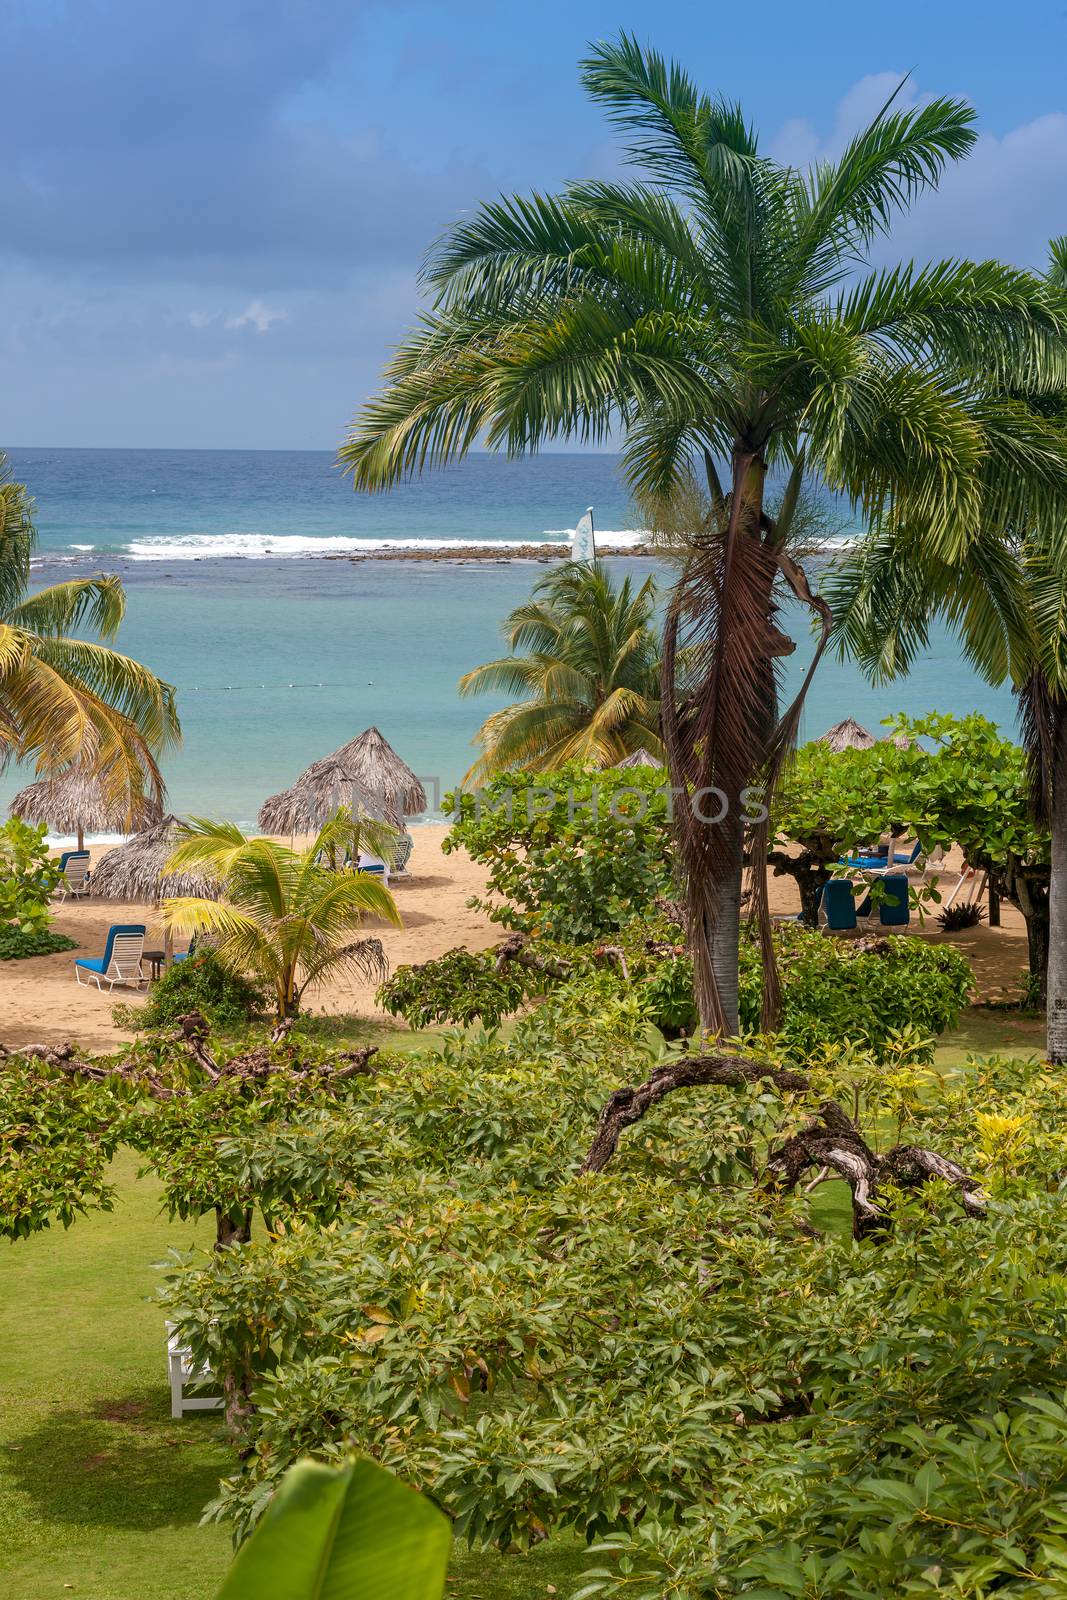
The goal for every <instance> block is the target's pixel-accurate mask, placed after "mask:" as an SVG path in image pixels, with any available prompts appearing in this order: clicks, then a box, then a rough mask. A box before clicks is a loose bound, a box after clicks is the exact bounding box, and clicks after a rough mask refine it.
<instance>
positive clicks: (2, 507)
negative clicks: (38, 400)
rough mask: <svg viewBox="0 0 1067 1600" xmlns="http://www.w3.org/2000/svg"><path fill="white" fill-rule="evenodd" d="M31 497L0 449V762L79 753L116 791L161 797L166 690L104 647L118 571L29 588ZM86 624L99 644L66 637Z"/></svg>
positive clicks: (171, 716) (167, 731)
mask: <svg viewBox="0 0 1067 1600" xmlns="http://www.w3.org/2000/svg"><path fill="white" fill-rule="evenodd" d="M36 539H37V535H36V531H35V529H34V525H33V503H32V501H31V500H30V499H29V496H28V495H27V493H26V490H25V488H24V487H23V485H22V484H18V483H12V482H11V478H10V473H9V472H8V470H7V467H6V463H5V459H4V456H3V455H2V453H0V765H2V764H3V762H4V760H5V759H7V758H8V757H14V758H15V759H17V760H18V759H33V760H36V763H37V769H38V771H39V772H54V771H56V770H58V769H59V768H61V767H64V766H68V765H69V764H70V763H71V762H73V761H79V762H81V763H83V764H84V765H86V766H87V767H88V768H89V769H90V770H91V771H94V772H98V773H101V774H102V775H103V776H104V778H105V781H106V782H107V783H108V785H109V786H110V787H111V788H112V790H113V792H114V794H115V795H116V796H125V797H127V798H128V797H129V796H130V794H131V792H132V793H133V794H135V795H139V794H143V793H145V792H147V793H149V794H151V795H152V796H153V798H155V799H157V800H161V799H162V796H163V780H162V778H161V776H160V772H159V767H158V764H157V758H158V756H159V755H160V754H161V752H162V751H164V750H165V749H166V748H167V746H168V745H170V744H172V743H174V742H176V741H177V740H178V739H179V738H180V737H181V728H180V724H179V722H178V713H177V709H176V707H175V702H174V690H173V688H172V687H171V685H170V684H168V683H164V682H163V681H162V680H161V679H160V678H157V677H156V675H155V673H154V672H152V671H150V670H149V668H148V667H146V666H143V665H142V664H141V663H140V662H139V661H132V660H131V659H130V658H129V656H124V655H120V654H119V652H118V651H117V650H113V649H111V648H110V646H109V644H108V643H107V641H108V640H110V639H113V638H114V637H115V634H116V633H117V631H118V628H119V625H120V623H121V622H122V618H123V616H124V614H125V610H126V596H125V592H124V590H123V587H122V584H121V583H120V582H119V580H118V578H116V577H112V576H107V575H104V574H99V575H97V576H95V577H92V578H74V579H71V580H70V581H69V582H67V583H57V584H52V585H51V586H50V587H48V588H47V589H39V590H38V591H37V593H36V594H32V595H31V594H28V593H27V588H28V585H29V579H30V557H31V555H32V553H33V550H34V547H35V545H36ZM83 624H84V625H87V626H88V627H89V628H91V629H93V630H94V631H95V632H96V633H97V634H98V635H99V639H100V640H101V641H104V642H95V643H94V642H90V641H88V640H85V639H77V638H72V637H71V634H72V631H73V630H74V629H75V628H78V627H79V626H81V625H83Z"/></svg>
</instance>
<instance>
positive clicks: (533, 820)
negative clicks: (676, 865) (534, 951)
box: [444, 763, 672, 943]
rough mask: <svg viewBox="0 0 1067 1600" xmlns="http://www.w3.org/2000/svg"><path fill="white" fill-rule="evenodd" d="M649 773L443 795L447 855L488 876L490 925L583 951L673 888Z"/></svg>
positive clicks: (582, 771)
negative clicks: (467, 859)
mask: <svg viewBox="0 0 1067 1600" xmlns="http://www.w3.org/2000/svg"><path fill="white" fill-rule="evenodd" d="M665 783H666V780H665V776H664V774H663V773H662V772H657V771H653V770H652V769H650V768H644V769H642V768H629V769H627V770H624V771H621V772H619V771H616V770H613V769H609V770H608V771H606V772H590V771H589V770H587V769H586V768H584V767H582V766H580V765H579V764H577V763H572V764H570V765H569V766H566V767H562V768H560V770H559V771H558V772H552V773H538V774H530V773H525V772H518V773H504V774H501V775H500V776H499V777H497V778H494V779H493V780H492V781H491V782H490V783H489V785H488V786H487V787H486V788H485V789H484V790H482V791H480V792H479V794H478V795H477V796H474V795H470V794H451V795H446V797H445V802H444V808H445V810H446V811H448V812H450V813H451V814H452V816H453V817H454V819H455V820H454V821H453V824H452V828H451V831H450V832H449V834H448V836H447V837H446V839H445V842H444V849H445V851H446V852H448V851H450V850H455V849H458V848H459V847H461V846H462V847H463V848H464V849H465V850H466V851H467V852H468V853H469V854H470V856H471V857H472V858H473V859H474V860H475V861H478V862H480V863H481V864H482V865H483V866H486V867H488V869H489V874H488V879H489V890H490V893H491V894H492V895H495V896H499V897H501V898H500V900H498V901H497V900H491V899H489V900H486V899H478V898H475V899H473V900H472V901H471V904H472V905H476V906H478V907H479V908H480V909H482V910H485V911H487V912H488V914H489V916H490V917H491V919H492V920H493V921H494V922H501V923H503V924H505V926H507V927H511V928H521V929H523V930H524V931H526V932H528V933H537V934H541V935H543V936H545V937H546V938H551V939H563V940H567V941H568V942H570V943H587V942H590V941H592V940H595V939H599V938H602V937H603V936H604V935H606V934H611V933H614V932H616V931H617V930H618V929H619V928H622V927H624V926H625V924H626V923H628V922H630V921H631V920H632V919H633V917H634V916H636V915H638V914H639V913H641V912H643V911H645V910H646V909H647V908H649V907H650V906H651V905H652V902H653V901H654V899H655V898H656V896H657V895H660V894H664V893H666V892H667V891H668V890H669V889H670V887H671V881H672V852H671V840H670V825H669V816H668V811H669V805H668V801H669V794H668V791H667V789H666V787H665Z"/></svg>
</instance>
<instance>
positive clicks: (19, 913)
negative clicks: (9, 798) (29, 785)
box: [0, 817, 59, 934]
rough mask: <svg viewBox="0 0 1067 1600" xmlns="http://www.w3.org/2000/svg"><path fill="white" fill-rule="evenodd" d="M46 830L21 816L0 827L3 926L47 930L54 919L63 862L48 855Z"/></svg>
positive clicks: (26, 930) (0, 925) (24, 930)
mask: <svg viewBox="0 0 1067 1600" xmlns="http://www.w3.org/2000/svg"><path fill="white" fill-rule="evenodd" d="M45 832H46V829H45V828H44V826H43V825H42V826H41V827H37V828H32V827H31V826H30V825H29V823H28V822H23V821H22V820H21V819H20V818H19V817H11V818H10V819H9V821H7V822H5V823H4V825H3V827H0V928H3V927H12V928H17V929H18V930H19V932H21V933H26V934H29V933H43V932H44V931H45V930H46V929H47V928H48V925H49V923H50V922H51V920H52V914H51V911H50V909H49V904H48V902H49V898H50V896H51V894H52V891H53V889H54V888H55V886H56V884H57V883H58V882H59V863H58V861H54V860H52V858H51V857H50V856H49V854H48V846H47V845H46V844H45V842H44V839H45Z"/></svg>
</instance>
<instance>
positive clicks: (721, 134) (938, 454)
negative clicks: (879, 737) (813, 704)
mask: <svg viewBox="0 0 1067 1600" xmlns="http://www.w3.org/2000/svg"><path fill="white" fill-rule="evenodd" d="M583 78H584V82H585V85H586V88H587V89H588V90H589V92H590V94H591V95H592V96H593V97H594V99H596V100H597V101H599V102H600V103H601V104H602V105H604V106H605V107H606V109H607V113H608V116H609V117H610V118H611V119H612V120H613V121H614V122H615V123H616V125H617V126H619V127H620V128H622V129H623V130H624V131H625V133H626V135H627V137H628V139H629V148H628V156H629V159H630V160H631V161H632V162H633V163H636V164H637V165H639V166H640V167H642V168H643V170H644V176H643V177H642V178H641V180H640V181H636V182H633V183H613V182H586V183H578V184H574V185H572V186H571V187H570V188H569V189H567V190H566V191H565V193H563V194H562V195H559V196H545V195H533V196H531V197H528V198H512V199H501V200H498V201H496V202H494V203H492V204H489V205H486V206H484V207H483V208H482V209H481V210H480V211H478V212H476V213H475V214H474V215H473V216H472V217H471V218H469V219H468V220H466V221H464V222H462V223H460V224H458V225H457V226H456V227H454V228H453V229H452V230H451V232H449V233H448V234H446V236H445V237H444V239H443V240H442V242H441V243H440V244H439V245H438V246H437V247H436V249H435V250H434V251H433V253H432V254H431V255H430V257H429V259H428V262H427V265H426V269H425V283H426V285H427V287H428V288H429V289H430V290H431V291H432V292H433V294H434V302H433V306H432V309H431V310H430V312H429V313H428V314H427V315H426V316H425V317H424V319H423V321H422V323H421V325H420V326H419V328H418V329H417V330H416V332H415V333H414V334H413V335H412V336H411V337H410V338H409V339H408V340H407V342H406V343H404V344H403V345H402V346H401V347H400V349H399V351H398V352H397V354H396V355H395V357H394V358H393V360H392V362H391V364H390V366H389V368H388V370H387V382H386V385H385V388H384V390H383V392H382V393H381V395H380V396H378V397H377V398H375V399H372V400H371V401H370V402H368V404H367V405H366V406H365V407H364V409H363V411H362V413H361V414H360V416H359V417H358V418H357V419H356V421H355V423H354V424H353V427H352V430H351V432H350V434H349V437H348V439H347V441H346V442H345V444H344V445H343V446H342V448H341V452H340V455H341V459H342V460H343V461H344V462H345V463H346V464H347V465H348V466H349V467H350V468H351V470H352V472H353V474H354V479H355V483H356V485H357V487H358V488H362V489H383V488H386V487H387V486H389V485H390V484H393V483H395V482H397V481H398V480H400V479H401V478H403V477H404V476H406V475H408V474H410V473H413V472H415V471H418V470H421V469H422V468H423V467H424V466H426V465H429V464H440V463H444V462H448V461H450V460H453V459H455V458H456V457H458V456H461V455H462V454H463V453H464V452H465V451H467V450H468V449H469V448H470V447H471V446H472V445H473V444H474V443H476V442H477V441H479V440H484V441H485V442H486V443H487V444H488V445H489V447H490V448H494V449H495V448H503V449H506V450H508V451H509V452H511V453H512V454H521V453H523V452H525V451H527V450H532V449H535V448H536V447H537V446H538V444H539V443H540V442H541V441H543V440H544V439H546V438H549V437H552V436H561V437H564V438H568V439H578V440H581V441H582V442H600V441H603V440H605V439H607V438H608V437H609V436H610V434H611V431H612V430H613V429H615V428H621V431H622V436H623V459H624V464H625V468H626V472H627V475H628V478H629V481H630V484H631V487H632V488H633V489H634V490H635V492H637V493H639V494H642V495H645V496H652V497H658V498H660V499H661V500H666V501H670V499H671V497H672V496H673V495H675V494H676V493H678V492H679V490H680V489H681V487H682V486H683V485H685V484H686V483H687V482H688V481H689V478H690V475H691V473H692V472H693V470H694V467H697V466H700V465H701V463H703V464H704V466H705V468H706V471H707V477H708V493H709V495H710V497H711V499H712V500H713V502H714V503H715V505H716V506H717V507H718V510H719V513H720V514H719V515H718V517H717V518H716V519H715V521H714V524H713V526H712V527H711V528H709V529H708V530H706V531H705V532H703V533H702V534H701V535H700V536H698V537H696V538H694V540H693V548H692V552H691V559H690V561H689V562H688V564H687V567H686V570H685V572H684V573H683V576H682V578H681V580H680V582H679V585H678V587H677V589H676V591H675V595H674V600H673V603H672V606H671V608H670V612H669V620H668V627H667V631H666V638H665V650H664V681H663V724H664V734H665V742H666V746H667V752H668V756H669V760H670V765H671V769H672V776H673V780H674V782H675V784H676V785H685V786H686V787H688V788H689V789H691V790H693V791H696V790H699V789H710V788H713V787H714V788H717V789H719V790H721V791H723V793H724V794H725V797H726V805H727V813H726V817H725V819H724V820H723V821H722V822H721V823H720V824H719V825H718V826H706V825H705V824H704V823H703V822H702V821H700V820H699V818H697V817H696V816H695V815H693V814H692V813H691V808H689V807H686V806H679V807H677V808H676V816H677V818H678V827H679V849H680V854H681V857H682V860H683V862H684V865H685V868H686V876H687V886H688V899H689V912H690V917H689V922H690V938H691V942H692V947H693V956H694V965H695V973H696V986H697V997H698V1002H699V1005H700V1011H701V1017H702V1020H703V1023H704V1025H705V1027H706V1029H707V1030H708V1031H710V1032H714V1033H717V1034H721V1033H724V1032H732V1031H734V1029H735V1028H736V1023H737V945H738V931H739V925H738V919H739V904H740V891H741V870H742V855H743V842H744V841H743V827H742V800H741V796H742V793H743V791H744V789H745V788H747V787H749V786H750V785H752V784H753V783H754V782H756V781H757V780H761V781H762V782H763V783H764V784H765V785H766V786H769V787H773V782H774V778H775V773H776V768H777V765H778V763H779V761H780V758H781V754H782V752H783V750H784V749H785V748H786V746H787V745H788V743H789V741H790V738H791V735H792V732H793V730H794V727H795V723H796V719H797V716H798V715H799V702H794V704H793V705H792V706H791V707H789V708H788V710H787V711H786V713H785V715H784V716H783V715H779V706H778V695H777V689H776V663H777V658H778V656H779V655H780V654H781V653H782V652H783V651H784V650H785V649H786V648H787V645H786V643H785V642H784V641H783V639H782V636H781V634H780V633H779V631H778V629H777V627H776V625H775V612H776V607H777V604H778V599H779V596H780V594H781V593H783V592H784V591H786V590H789V589H791V590H793V591H794V592H795V593H796V594H798V595H799V596H800V597H801V598H802V599H804V600H805V602H806V603H808V604H812V603H813V600H814V597H813V596H812V595H811V592H810V590H809V589H808V586H807V583H806V580H805V578H804V574H803V572H802V571H801V570H800V568H799V567H798V566H797V564H796V562H795V560H794V559H793V556H794V553H795V552H794V551H791V548H790V546H791V529H792V519H791V517H790V516H789V515H784V516H782V515H779V516H771V515H769V514H768V512H767V508H766V503H765V496H766V483H767V477H768V473H769V472H770V471H777V472H780V473H781V475H782V476H783V477H785V478H787V479H788V482H789V488H788V490H787V494H786V502H785V504H786V510H787V511H788V506H789V503H790V500H793V501H795V499H796V497H797V494H798V492H799V484H800V482H801V480H802V478H803V477H804V474H805V473H808V474H812V475H814V476H816V477H818V478H820V479H821V480H822V481H823V482H824V483H826V484H827V485H829V486H830V487H831V488H832V489H834V490H836V491H839V492H841V493H843V494H844V495H845V496H847V497H848V498H849V499H850V500H851V502H852V503H853V505H854V506H855V507H856V509H857V511H858V513H859V514H860V515H861V516H862V517H863V518H864V519H865V520H866V521H867V522H869V523H872V524H877V525H886V526H895V525H896V524H898V523H899V522H901V521H904V522H906V523H907V524H909V525H911V526H916V527H918V526H922V527H923V528H924V529H925V530H926V532H927V536H928V538H929V540H930V541H931V542H932V543H933V544H935V545H937V546H939V547H941V548H943V549H944V550H946V551H950V550H955V549H958V548H959V547H960V545H961V544H963V543H965V542H966V541H967V539H968V538H969V537H970V533H971V530H972V529H973V528H975V527H976V526H977V521H978V518H977V509H978V504H979V500H980V499H981V498H982V497H983V495H984V503H985V504H986V506H987V507H988V508H989V509H990V510H991V512H993V513H994V514H995V516H996V518H997V520H998V521H1002V520H1005V519H1006V518H1007V517H1008V516H1009V515H1010V514H1012V513H1017V512H1018V511H1019V509H1020V507H1019V505H1018V503H1017V501H1018V498H1019V496H1020V494H1023V495H1024V496H1025V495H1028V496H1029V504H1028V507H1027V509H1028V510H1035V509H1037V508H1039V507H1040V508H1042V509H1043V510H1045V511H1048V512H1049V513H1051V511H1052V508H1053V506H1055V507H1056V515H1057V516H1059V515H1060V506H1061V502H1062V498H1063V486H1064V469H1065V461H1067V457H1065V451H1064V445H1063V442H1062V440H1061V439H1060V438H1059V437H1058V436H1056V435H1055V432H1054V430H1051V429H1048V428H1046V427H1045V426H1044V425H1043V424H1042V422H1041V421H1040V419H1035V418H1034V417H1033V416H1032V415H1031V414H1030V413H1029V412H1028V411H1026V408H1024V407H1019V406H1016V405H1015V404H1014V403H1013V402H1012V401H1010V400H1008V399H1005V398H1004V397H1003V396H1002V395H993V396H991V395H990V394H989V393H988V392H987V388H988V384H989V382H990V381H991V380H992V381H994V382H996V383H997V384H998V385H999V387H1000V388H1001V389H1003V388H1005V387H1011V386H1013V385H1015V384H1018V385H1019V386H1026V387H1030V388H1034V387H1039V386H1042V385H1046V384H1047V385H1054V384H1056V383H1058V382H1060V381H1061V380H1062V378H1063V376H1064V373H1065V371H1067V355H1065V342H1064V335H1065V327H1067V323H1065V318H1064V314H1063V311H1062V308H1061V307H1060V305H1059V304H1058V303H1054V301H1053V298H1052V296H1051V295H1050V293H1049V291H1048V289H1047V287H1046V285H1045V284H1043V283H1042V282H1041V281H1039V280H1038V279H1037V278H1035V277H1034V276H1033V275H1031V274H1028V273H1024V272H1019V271H1016V270H1014V269H1012V268H1009V267H1006V266H1002V265H1000V264H998V263H996V262H983V263H979V264H974V263H970V262H963V261H943V262H938V263H934V264H932V265H930V266H927V267H924V268H922V269H916V268H915V267H914V266H901V267H898V268H896V269H893V270H870V269H868V266H867V262H868V258H869V252H870V247H871V245H872V242H873V241H874V240H875V239H876V237H877V236H878V235H879V234H881V233H884V232H886V231H887V230H888V229H889V227H890V225H891V223H892V219H893V217H894V215H895V214H896V213H897V212H898V211H900V210H904V209H906V208H907V207H908V206H909V205H910V203H911V202H912V201H913V199H914V198H915V196H916V195H918V194H919V193H920V192H921V191H923V190H924V189H927V188H930V187H932V186H935V185H936V183H937V181H938V179H939V177H940V174H941V172H942V170H943V168H944V166H945V164H946V163H947V162H949V161H954V160H958V159H959V158H961V157H962V156H964V155H966V153H967V152H968V150H969V149H970V148H971V146H972V144H973V142H974V139H975V134H974V131H973V128H972V123H973V120H974V118H973V113H972V112H971V110H970V108H969V107H967V106H966V105H964V104H963V103H961V102H959V101H954V100H936V101H933V102H931V103H930V104H928V105H925V106H922V107H921V108H919V109H915V110H895V109H894V108H893V105H892V104H889V105H887V106H886V107H885V108H884V109H883V110H882V112H881V113H880V114H879V115H878V116H877V117H876V118H875V119H874V121H873V122H872V123H871V124H870V126H869V127H867V128H865V129H864V130H863V131H862V132H860V133H858V134H857V135H856V137H855V138H854V139H852V141H851V142H850V143H849V145H848V147H847V148H846V150H845V151H844V153H843V155H842V156H841V157H840V159H839V160H837V161H835V162H823V163H819V164H818V165H816V166H814V167H812V168H810V169H809V170H807V171H799V170H796V169H793V168H789V167H784V166H782V165H781V164H780V163H778V162H776V161H773V160H771V159H770V158H769V157H767V156H765V155H763V154H761V152H760V150H759V146H758V141H757V138H756V135H755V133H754V132H753V130H752V128H751V127H750V126H749V124H748V123H747V122H746V121H745V119H744V116H743V115H742V112H741V110H740V108H739V107H738V106H735V105H730V104H728V103H726V102H725V101H723V100H713V99H711V98H710V97H709V96H708V95H706V94H703V93H701V92H700V91H699V90H698V89H697V88H696V87H695V86H694V84H693V83H692V82H691V80H690V79H689V78H688V77H687V76H686V74H685V73H684V72H683V70H682V69H681V68H680V67H679V66H677V65H675V64H670V63H667V62H666V61H664V60H663V59H662V58H661V57H660V56H658V55H657V54H655V53H654V52H652V51H649V50H644V49H642V48H641V47H640V46H639V45H638V44H637V43H636V41H635V40H634V39H632V38H629V37H627V36H625V35H624V36H622V37H621V38H620V39H619V40H618V41H617V42H615V43H610V44H602V45H599V46H597V47H596V48H595V49H594V51H593V53H592V55H591V56H590V57H589V59H588V60H586V61H585V62H584V64H583ZM1022 459H1025V461H1026V462H1027V464H1028V467H1029V468H1030V471H1029V472H1028V475H1027V477H1026V480H1025V483H1023V482H1022V480H1020V478H1019V477H1018V476H1016V475H1014V474H1012V473H1011V472H1009V471H1006V469H1007V468H1009V467H1011V466H1013V465H1014V464H1016V463H1017V462H1018V461H1019V460H1022ZM716 461H720V462H725V464H726V470H725V477H724V479H723V481H722V483H720V481H719V476H718V473H717V471H716V470H715V463H716ZM821 622H822V628H821V633H822V638H823V640H825V637H826V633H827V626H828V619H827V617H826V616H825V615H823V616H822V618H821ZM680 643H685V644H686V645H688V647H689V650H688V665H687V667H686V669H685V670H684V671H681V672H680V673H679V674H678V677H677V678H676V677H675V667H676V661H677V650H678V648H679V645H680ZM809 676H810V674H809ZM760 882H761V883H762V888H761V887H760V884H757V886H756V887H757V895H756V904H757V908H758V909H759V910H760V913H761V918H760V920H761V926H762V928H763V932H764V939H765V947H767V949H766V953H767V956H768V960H765V963H764V965H765V972H766V973H767V976H768V982H767V984H766V986H765V1001H766V1002H767V1006H766V1013H765V1014H766V1016H767V1017H770V1016H772V1014H773V1009H774V1000H775V985H774V981H773V963H771V962H770V960H769V955H770V952H769V924H768V920H767V917H766V912H765V883H763V881H762V877H761V880H760Z"/></svg>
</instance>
